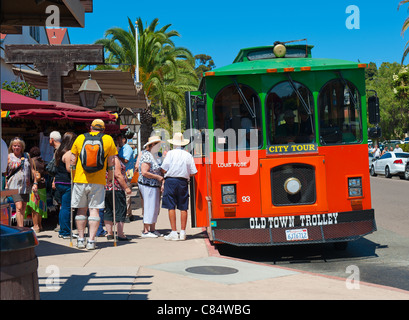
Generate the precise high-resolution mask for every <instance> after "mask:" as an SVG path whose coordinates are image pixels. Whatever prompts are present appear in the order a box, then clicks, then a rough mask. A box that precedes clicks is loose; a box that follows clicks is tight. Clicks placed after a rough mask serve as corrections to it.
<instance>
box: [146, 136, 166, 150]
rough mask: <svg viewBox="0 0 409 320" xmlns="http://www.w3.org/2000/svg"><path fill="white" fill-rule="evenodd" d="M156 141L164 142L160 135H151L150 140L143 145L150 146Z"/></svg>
mask: <svg viewBox="0 0 409 320" xmlns="http://www.w3.org/2000/svg"><path fill="white" fill-rule="evenodd" d="M156 142H162V140H161V139H160V137H159V136H152V137H149V139H148V142H147V143H145V144H144V145H143V148H144V149H145V148H146V146H149V145H150V144H152V143H156Z"/></svg>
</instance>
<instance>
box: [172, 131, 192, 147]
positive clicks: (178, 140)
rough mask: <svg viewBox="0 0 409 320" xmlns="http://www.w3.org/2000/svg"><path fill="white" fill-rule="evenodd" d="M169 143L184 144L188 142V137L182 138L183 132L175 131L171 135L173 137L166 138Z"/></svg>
mask: <svg viewBox="0 0 409 320" xmlns="http://www.w3.org/2000/svg"><path fill="white" fill-rule="evenodd" d="M168 142H169V143H171V144H173V145H175V146H185V145H187V144H189V142H190V141H189V139H185V138H183V134H182V133H181V132H176V133H175V134H174V135H173V139H170V140H168Z"/></svg>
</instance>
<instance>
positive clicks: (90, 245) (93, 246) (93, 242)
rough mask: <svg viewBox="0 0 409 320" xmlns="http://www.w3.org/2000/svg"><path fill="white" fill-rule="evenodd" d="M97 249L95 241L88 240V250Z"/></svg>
mask: <svg viewBox="0 0 409 320" xmlns="http://www.w3.org/2000/svg"><path fill="white" fill-rule="evenodd" d="M94 249H95V241H92V242H89V241H88V242H87V250H94Z"/></svg>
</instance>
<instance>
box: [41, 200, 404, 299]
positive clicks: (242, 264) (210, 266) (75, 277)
mask: <svg viewBox="0 0 409 320" xmlns="http://www.w3.org/2000/svg"><path fill="white" fill-rule="evenodd" d="M133 200H134V201H135V202H138V200H139V198H137V197H134V198H133ZM133 214H134V216H135V217H136V218H137V220H136V221H132V222H131V223H127V224H125V233H126V234H127V236H128V237H129V238H131V241H129V242H119V241H118V242H117V246H116V247H115V246H114V242H113V241H107V240H106V238H98V240H97V249H96V250H93V251H87V250H79V249H77V248H76V240H74V241H73V247H70V240H66V239H60V238H58V233H57V232H54V231H44V232H41V233H39V234H38V235H37V236H38V239H39V242H40V244H39V245H38V246H37V247H36V253H37V256H38V260H39V267H38V276H39V284H40V298H41V299H42V300H77V299H87V300H209V299H210V300H275V299H280V300H358V299H359V300H372V299H377V300H385V299H386V300H389V299H392V300H409V292H408V291H403V290H399V289H394V288H390V287H384V286H379V285H373V284H368V283H363V282H360V284H359V289H348V288H347V285H346V281H345V279H340V278H335V277H326V276H322V275H319V274H313V273H306V272H300V271H296V270H292V269H289V268H284V267H277V266H271V265H266V264H261V263H254V262H248V261H243V260H238V259H231V258H228V257H223V256H221V255H219V253H218V252H217V250H215V249H214V247H212V246H211V245H210V243H209V241H208V239H207V236H206V234H205V232H204V231H203V230H202V228H190V222H188V229H187V239H186V241H165V240H164V239H163V237H161V238H141V237H140V235H141V232H142V225H143V224H142V210H141V209H140V206H139V205H138V204H137V203H136V209H134V210H133ZM178 218H179V214H178ZM179 225H180V222H179V221H178V226H179ZM157 229H158V230H159V231H161V232H163V233H165V234H166V233H167V232H169V231H170V227H169V220H168V216H167V210H163V209H162V210H161V212H160V215H159V219H158V223H157Z"/></svg>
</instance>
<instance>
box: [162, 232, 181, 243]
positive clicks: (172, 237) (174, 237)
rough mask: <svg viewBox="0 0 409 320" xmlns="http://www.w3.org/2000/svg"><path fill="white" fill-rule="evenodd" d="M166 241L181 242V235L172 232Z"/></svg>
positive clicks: (166, 237)
mask: <svg viewBox="0 0 409 320" xmlns="http://www.w3.org/2000/svg"><path fill="white" fill-rule="evenodd" d="M164 238H165V240H172V241H177V240H179V235H178V233H177V232H171V233H169V234H168V235H167V236H165V237H164Z"/></svg>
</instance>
